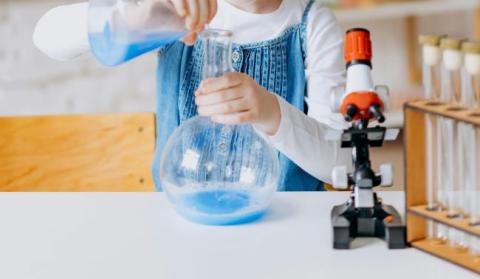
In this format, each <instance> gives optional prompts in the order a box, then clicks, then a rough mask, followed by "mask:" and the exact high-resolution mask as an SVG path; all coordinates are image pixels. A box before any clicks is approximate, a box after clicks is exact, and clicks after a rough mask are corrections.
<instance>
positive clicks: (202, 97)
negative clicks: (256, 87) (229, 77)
mask: <svg viewBox="0 0 480 279" xmlns="http://www.w3.org/2000/svg"><path fill="white" fill-rule="evenodd" d="M243 96H244V94H243V90H238V89H236V88H231V89H227V90H221V91H217V92H214V93H211V94H198V95H197V96H196V98H195V103H196V104H197V106H210V105H216V104H220V103H225V102H229V101H233V100H236V99H240V98H242V97H243Z"/></svg>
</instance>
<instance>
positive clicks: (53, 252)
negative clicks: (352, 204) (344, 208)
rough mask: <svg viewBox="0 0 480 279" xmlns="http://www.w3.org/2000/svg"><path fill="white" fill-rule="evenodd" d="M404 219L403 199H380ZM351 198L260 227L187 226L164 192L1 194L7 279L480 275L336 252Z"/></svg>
mask: <svg viewBox="0 0 480 279" xmlns="http://www.w3.org/2000/svg"><path fill="white" fill-rule="evenodd" d="M381 196H382V197H384V199H385V201H387V202H389V203H391V204H393V205H395V206H396V207H397V208H398V209H399V210H400V211H401V212H403V194H401V193H398V192H389V193H382V195H381ZM346 199H347V194H346V193H279V194H277V195H276V197H275V200H274V203H273V205H272V208H271V209H270V211H269V213H268V214H267V215H266V216H265V217H264V219H262V220H261V221H259V222H256V223H253V224H249V225H241V226H234V227H209V226H202V225H197V224H193V223H190V222H188V221H184V220H183V219H181V217H179V216H177V215H176V213H175V212H174V211H173V209H171V208H170V206H169V204H168V203H167V201H166V198H165V196H164V194H162V193H116V194H112V193H100V194H99V193H82V194H74V193H57V194H56V193H44V194H41V193H23V194H22V193H2V194H0V278H5V279H7V278H8V279H17V278H22V279H35V278H45V279H57V278H58V279H67V278H69V279H74V278H82V279H86V278H88V279H97V278H98V279H109V278H112V279H123V278H129V279H133V278H148V279H150V278H152V279H153V278H155V279H161V278H175V279H182V278H188V279H195V278H199V279H204V278H205V279H216V278H222V279H223V278H228V279H234V278H241V279H247V278H248V279H251V278H272V279H273V278H275V279H281V278H315V279H318V278H329V279H330V278H349V279H351V278H361V279H363V278H365V279H367V278H368V279H369V278H389V279H390V278H392V279H393V278H408V279H410V278H422V279H426V278H432V279H433V278H434V279H442V278H445V279H446V278H449V279H463V278H465V279H467V278H477V279H478V278H479V277H478V275H477V274H474V273H472V272H470V271H467V270H465V269H462V268H459V267H457V266H455V265H453V264H450V263H448V262H446V261H443V260H440V259H438V258H436V257H432V256H430V255H428V254H426V253H423V252H421V251H418V250H415V249H412V248H410V249H405V250H393V251H391V250H388V249H387V248H386V245H385V243H383V242H382V241H380V240H378V241H377V240H370V239H359V240H357V241H355V242H354V246H355V247H356V248H355V249H353V250H349V251H336V250H333V249H332V248H331V247H332V233H331V228H330V219H329V215H330V209H331V207H332V206H333V205H335V204H339V203H342V202H344V201H346Z"/></svg>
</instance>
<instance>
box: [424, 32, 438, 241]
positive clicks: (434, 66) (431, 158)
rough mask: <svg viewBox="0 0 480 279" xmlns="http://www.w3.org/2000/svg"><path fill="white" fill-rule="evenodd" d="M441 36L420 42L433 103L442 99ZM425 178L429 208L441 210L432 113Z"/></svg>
mask: <svg viewBox="0 0 480 279" xmlns="http://www.w3.org/2000/svg"><path fill="white" fill-rule="evenodd" d="M440 39H441V37H439V36H430V35H422V36H420V38H419V42H420V44H421V45H422V53H423V88H424V94H425V99H427V100H430V101H431V102H432V104H433V103H435V102H438V101H439V100H440V92H441V91H440V89H441V88H440V68H441V67H440V66H441V61H442V51H441V49H440V48H439V44H440ZM425 129H426V131H425V152H426V154H425V156H426V166H425V170H426V173H425V178H426V181H425V183H426V195H427V209H428V210H439V209H441V205H440V201H439V199H438V194H439V192H438V191H437V190H438V188H439V186H438V183H439V181H438V179H437V175H438V172H437V165H438V163H437V154H438V153H437V152H436V148H437V139H438V136H437V117H435V116H434V115H431V114H426V115H425ZM427 227H428V233H427V237H428V238H429V239H436V238H437V224H435V223H434V222H433V221H431V220H429V221H428V222H427Z"/></svg>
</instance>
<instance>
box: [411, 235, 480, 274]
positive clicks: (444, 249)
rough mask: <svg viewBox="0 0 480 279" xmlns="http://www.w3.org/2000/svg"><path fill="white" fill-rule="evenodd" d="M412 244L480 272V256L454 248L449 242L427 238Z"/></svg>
mask: <svg viewBox="0 0 480 279" xmlns="http://www.w3.org/2000/svg"><path fill="white" fill-rule="evenodd" d="M411 245H412V246H413V247H415V248H418V249H420V250H422V251H424V252H427V253H429V254H432V255H434V256H437V257H440V258H443V259H445V260H447V261H449V262H452V263H454V264H458V265H461V266H464V267H465V268H468V269H470V270H471V271H473V272H476V273H480V257H473V256H471V255H470V254H469V253H468V251H466V250H463V249H457V248H452V247H450V246H449V245H448V244H445V243H440V242H438V241H436V240H426V239H423V240H418V241H414V242H412V243H411Z"/></svg>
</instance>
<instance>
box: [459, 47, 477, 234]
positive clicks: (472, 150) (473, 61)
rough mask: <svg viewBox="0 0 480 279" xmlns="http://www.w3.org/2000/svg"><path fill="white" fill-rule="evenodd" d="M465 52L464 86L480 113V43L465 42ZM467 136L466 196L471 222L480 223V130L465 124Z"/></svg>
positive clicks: (472, 223)
mask: <svg viewBox="0 0 480 279" xmlns="http://www.w3.org/2000/svg"><path fill="white" fill-rule="evenodd" d="M462 50H463V52H464V53H465V71H464V81H463V84H464V86H463V88H464V90H465V92H467V94H468V102H469V103H470V104H471V106H472V108H473V109H474V110H475V112H476V113H480V43H478V42H465V43H464V44H463V45H462ZM465 127H466V128H465V133H466V137H467V141H466V144H468V148H465V152H466V153H468V154H469V155H468V159H467V163H468V165H469V168H468V170H469V172H468V175H467V176H466V196H467V198H468V200H467V207H468V209H467V210H468V213H469V215H470V219H469V221H470V224H471V225H473V226H475V225H480V179H479V178H478V177H477V175H478V173H480V172H479V171H480V157H479V156H480V130H478V129H476V128H475V126H473V125H466V126H465Z"/></svg>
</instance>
